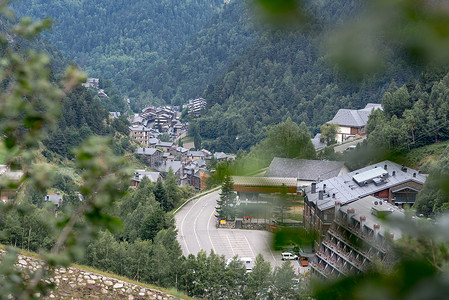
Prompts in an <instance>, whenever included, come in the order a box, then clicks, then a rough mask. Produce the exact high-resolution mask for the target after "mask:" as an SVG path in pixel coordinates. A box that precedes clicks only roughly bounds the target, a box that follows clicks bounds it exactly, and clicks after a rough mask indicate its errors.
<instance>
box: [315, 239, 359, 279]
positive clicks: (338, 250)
mask: <svg viewBox="0 0 449 300" xmlns="http://www.w3.org/2000/svg"><path fill="white" fill-rule="evenodd" d="M322 245H324V246H325V247H327V248H328V249H329V250H331V251H332V252H334V253H335V254H336V255H338V256H339V257H341V258H342V259H344V260H345V261H346V262H348V263H349V264H351V265H352V266H353V267H354V268H356V269H357V270H359V271H360V272H363V270H364V267H363V262H361V261H359V260H357V259H356V258H355V257H350V254H349V253H347V252H345V251H343V250H342V249H341V248H340V247H338V246H337V245H335V244H333V243H332V242H330V241H323V242H322Z"/></svg>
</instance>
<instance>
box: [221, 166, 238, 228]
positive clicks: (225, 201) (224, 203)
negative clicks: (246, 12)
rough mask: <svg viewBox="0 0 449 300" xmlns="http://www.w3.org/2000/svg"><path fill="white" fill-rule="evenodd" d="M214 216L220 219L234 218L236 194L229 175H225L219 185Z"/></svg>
mask: <svg viewBox="0 0 449 300" xmlns="http://www.w3.org/2000/svg"><path fill="white" fill-rule="evenodd" d="M217 204H218V206H217V207H216V212H217V215H216V217H217V218H219V219H221V220H229V219H234V218H235V205H236V195H235V193H234V182H233V181H232V178H231V176H229V175H226V176H225V177H224V180H223V185H222V187H221V193H220V199H218V200H217Z"/></svg>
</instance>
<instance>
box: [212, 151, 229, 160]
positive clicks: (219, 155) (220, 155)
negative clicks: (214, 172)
mask: <svg viewBox="0 0 449 300" xmlns="http://www.w3.org/2000/svg"><path fill="white" fill-rule="evenodd" d="M214 157H215V158H216V159H227V158H228V155H227V154H226V153H224V152H216V153H214Z"/></svg>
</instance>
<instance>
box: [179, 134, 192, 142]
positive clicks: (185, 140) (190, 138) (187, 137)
mask: <svg viewBox="0 0 449 300" xmlns="http://www.w3.org/2000/svg"><path fill="white" fill-rule="evenodd" d="M181 141H182V142H183V143H193V136H190V135H188V136H186V137H183V138H182V139H181Z"/></svg>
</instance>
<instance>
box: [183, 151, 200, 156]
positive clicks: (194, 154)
mask: <svg viewBox="0 0 449 300" xmlns="http://www.w3.org/2000/svg"><path fill="white" fill-rule="evenodd" d="M187 156H192V157H204V153H203V152H202V151H189V152H187Z"/></svg>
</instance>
